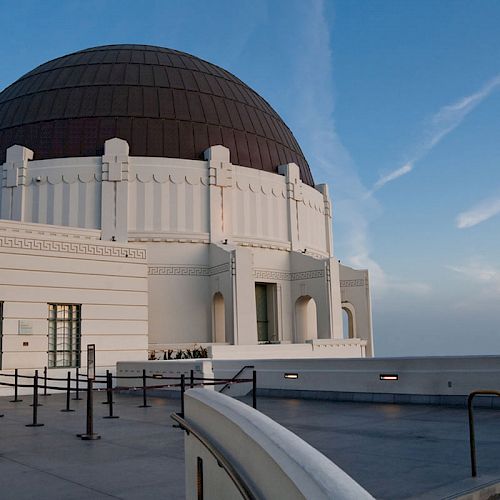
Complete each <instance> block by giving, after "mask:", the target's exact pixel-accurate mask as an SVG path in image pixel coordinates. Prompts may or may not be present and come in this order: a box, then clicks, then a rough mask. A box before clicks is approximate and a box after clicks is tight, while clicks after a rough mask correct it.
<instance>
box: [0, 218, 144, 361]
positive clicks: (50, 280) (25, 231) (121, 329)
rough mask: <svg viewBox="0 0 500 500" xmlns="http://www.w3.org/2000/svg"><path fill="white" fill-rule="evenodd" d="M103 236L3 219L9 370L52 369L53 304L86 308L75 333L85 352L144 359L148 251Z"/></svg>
mask: <svg viewBox="0 0 500 500" xmlns="http://www.w3.org/2000/svg"><path fill="white" fill-rule="evenodd" d="M99 237H100V231H95V230H88V229H69V228H64V227H59V226H52V225H51V226H49V225H44V224H26V223H18V222H13V221H4V220H2V221H0V302H1V303H2V305H3V307H2V309H3V321H2V338H1V340H2V342H1V346H2V349H1V352H0V356H1V357H0V361H1V368H2V369H3V370H9V369H14V368H19V369H21V370H23V369H26V370H32V369H34V368H42V367H45V366H49V367H50V362H49V359H48V358H49V356H48V351H50V346H49V344H50V340H49V339H48V337H49V327H48V323H49V317H50V314H49V308H50V305H60V306H64V305H68V304H71V305H74V306H78V307H79V308H80V310H81V319H80V322H79V323H80V325H79V330H80V331H79V332H75V335H78V334H79V335H80V337H81V338H80V340H79V343H80V349H81V352H82V353H84V351H85V350H86V346H87V344H95V345H96V349H97V351H98V352H99V356H98V358H97V362H98V366H99V367H101V368H110V369H111V368H113V367H114V366H115V365H116V362H117V361H118V360H120V359H130V360H132V359H135V360H143V359H145V357H146V353H147V347H148V339H147V333H148V324H147V319H148V318H147V311H148V285H147V262H146V250H145V249H144V248H141V247H139V246H136V245H133V246H132V245H126V244H125V245H124V244H119V243H109V242H103V241H100V240H99ZM66 333H67V332H66ZM72 341H73V342H75V341H76V336H75V338H73V340H72ZM64 364H65V365H67V366H68V368H70V367H71V366H69V365H71V364H72V363H64ZM73 364H75V363H73ZM85 365H86V359H85V356H84V355H82V359H81V366H83V367H84V366H85Z"/></svg>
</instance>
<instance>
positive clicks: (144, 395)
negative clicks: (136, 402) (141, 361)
mask: <svg viewBox="0 0 500 500" xmlns="http://www.w3.org/2000/svg"><path fill="white" fill-rule="evenodd" d="M150 407H151V405H148V400H147V399H146V370H145V369H143V370H142V405H140V406H139V408H150Z"/></svg>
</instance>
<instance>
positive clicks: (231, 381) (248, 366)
mask: <svg viewBox="0 0 500 500" xmlns="http://www.w3.org/2000/svg"><path fill="white" fill-rule="evenodd" d="M247 368H255V367H254V366H253V365H246V366H244V367H243V368H242V369H241V370H240V371H239V372H238V373H237V374H236V375H235V376H234V377H233V378H232V379H231V380H230V381H229V382H228V383H227V384H225V385H224V387H223V388H222V389H219V392H220V393H222V392H224V391H225V390H226V389H227V388H228V387H229V386H230V385H231V384H232V383H233V382H234V381H235V380H236V378H237V377H238V375H240V374H241V373H243V372H244V371H245V370H246V369H247Z"/></svg>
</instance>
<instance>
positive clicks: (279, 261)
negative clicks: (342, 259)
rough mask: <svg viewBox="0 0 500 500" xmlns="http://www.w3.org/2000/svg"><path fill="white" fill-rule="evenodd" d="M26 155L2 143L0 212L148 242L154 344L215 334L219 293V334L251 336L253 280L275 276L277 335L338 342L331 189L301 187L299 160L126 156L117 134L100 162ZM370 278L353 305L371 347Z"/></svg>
mask: <svg viewBox="0 0 500 500" xmlns="http://www.w3.org/2000/svg"><path fill="white" fill-rule="evenodd" d="M32 158H33V152H32V151H30V150H28V149H26V148H23V147H20V146H13V147H12V148H9V150H8V152H7V161H6V163H5V164H4V165H3V166H2V170H1V174H2V176H1V179H0V180H1V189H0V218H5V219H11V220H17V221H20V222H24V223H42V224H55V225H64V226H69V227H74V228H92V229H96V230H98V229H100V233H99V236H97V237H100V238H101V239H102V240H104V241H116V242H121V243H124V244H125V243H127V242H129V243H132V244H137V245H139V246H141V247H146V248H147V253H148V286H149V289H148V290H149V313H148V321H149V342H150V344H151V346H152V347H155V346H156V345H162V344H166V343H182V342H184V343H191V342H192V343H196V342H198V343H199V342H211V341H213V340H214V331H213V330H214V327H213V325H214V322H213V296H214V294H215V293H220V294H221V295H222V296H223V298H224V323H225V332H226V335H225V341H226V342H229V343H234V344H240V345H255V344H257V342H258V341H257V328H256V311H255V283H256V282H263V283H272V284H275V291H276V294H275V295H276V296H275V297H273V301H274V302H273V304H272V306H273V310H274V311H275V316H274V317H275V318H276V321H275V322H274V323H273V325H272V330H273V333H274V334H275V338H277V339H278V341H280V342H303V340H304V339H308V338H316V337H317V338H321V339H333V338H338V339H340V338H342V313H341V307H340V301H341V288H340V279H344V280H348V279H350V278H342V277H341V276H340V275H342V273H344V274H345V272H347V271H341V272H339V268H338V264H337V261H336V260H335V259H334V258H333V243H332V235H331V223H332V218H331V202H330V198H329V194H328V189H327V186H326V185H318V186H317V188H313V187H311V186H308V185H306V184H304V183H302V181H301V180H300V175H299V169H298V167H297V165H295V164H287V165H281V166H279V172H280V174H281V175H277V174H273V173H269V172H264V171H259V170H255V169H251V168H246V167H241V166H238V165H233V164H232V163H231V159H230V156H229V150H228V149H227V148H225V147H223V146H214V147H211V148H210V149H208V150H207V151H206V152H205V158H206V159H205V160H203V161H201V160H200V161H198V160H182V159H172V158H148V157H131V156H129V149H128V144H127V143H126V142H125V141H123V140H121V139H116V138H115V139H111V140H108V141H106V143H105V148H104V155H103V156H102V157H100V158H99V157H91V158H63V159H54V160H41V161H33V160H32ZM96 234H97V233H96ZM351 271H352V273H355V272H356V271H354V270H349V271H348V272H351ZM362 273H363V276H365V275H366V272H365V271H362ZM356 276H358V275H356ZM365 283H366V285H365V287H364V289H363V292H364V295H363V297H362V298H359V297H358V295H356V294H355V296H353V297H352V301H353V302H356V304H355V307H356V308H357V309H356V310H357V312H356V315H357V325H358V326H359V328H358V334H359V335H358V336H359V337H360V338H362V339H364V340H366V341H367V342H368V347H367V350H366V352H367V354H368V355H370V354H371V353H372V347H371V346H372V340H371V316H370V315H371V311H370V308H369V291H368V288H367V286H368V285H367V277H366V279H365ZM346 294H347V295H346ZM344 295H346V297H347V299H349V300H351V295H349V294H348V293H347V292H345V293H344ZM301 297H311V298H312V299H314V302H315V306H316V307H315V311H316V317H314V314H313V311H314V308H313V307H308V308H307V310H308V311H309V315H308V317H307V318H306V319H305V320H304V318H301V319H300V321H301V322H302V323H304V324H307V325H310V328H309V329H308V331H307V333H305V334H302V333H300V334H299V332H298V329H297V323H298V321H299V320H298V318H297V306H296V304H297V300H298V299H300V298H301ZM342 300H343V299H342ZM273 338H274V337H273Z"/></svg>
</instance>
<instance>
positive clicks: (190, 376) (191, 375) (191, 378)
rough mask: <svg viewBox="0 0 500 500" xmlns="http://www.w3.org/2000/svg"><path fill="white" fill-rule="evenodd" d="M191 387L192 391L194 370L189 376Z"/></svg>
mask: <svg viewBox="0 0 500 500" xmlns="http://www.w3.org/2000/svg"><path fill="white" fill-rule="evenodd" d="M189 387H190V388H191V389H192V388H193V387H194V370H191V373H190V374H189Z"/></svg>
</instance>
